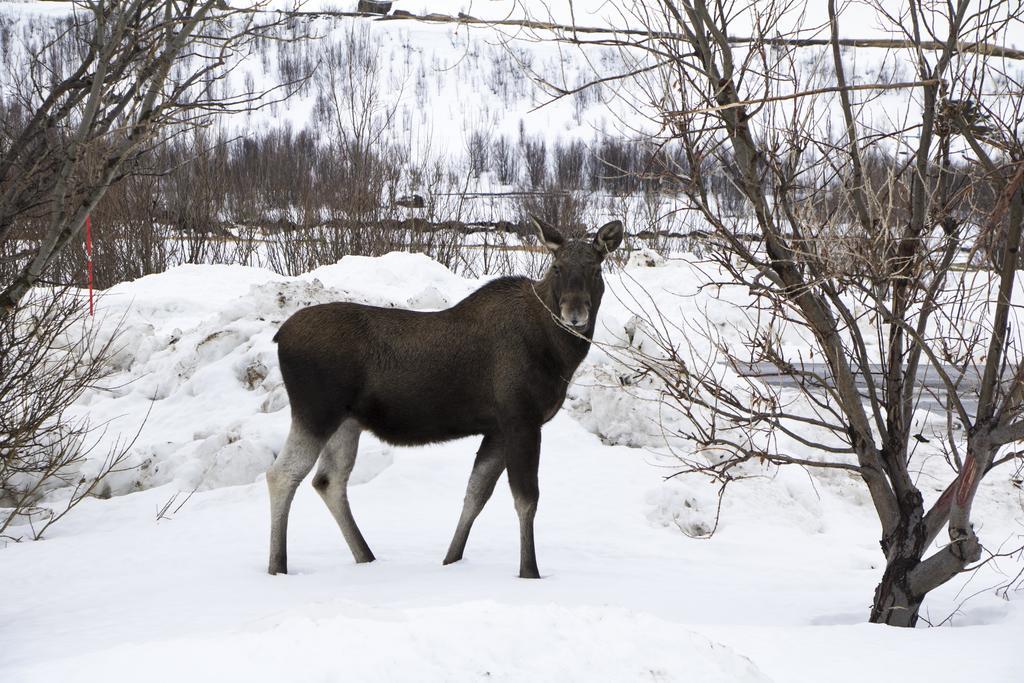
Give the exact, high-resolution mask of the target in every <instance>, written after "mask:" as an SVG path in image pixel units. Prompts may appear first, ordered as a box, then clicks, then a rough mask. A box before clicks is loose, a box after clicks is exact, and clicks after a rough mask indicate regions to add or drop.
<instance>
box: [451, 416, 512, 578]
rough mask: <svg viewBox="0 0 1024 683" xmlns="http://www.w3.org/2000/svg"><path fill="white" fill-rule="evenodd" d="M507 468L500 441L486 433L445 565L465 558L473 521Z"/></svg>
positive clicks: (470, 477) (474, 465) (478, 452)
mask: <svg viewBox="0 0 1024 683" xmlns="http://www.w3.org/2000/svg"><path fill="white" fill-rule="evenodd" d="M504 469H505V458H504V455H503V454H502V452H501V447H500V445H499V443H498V440H497V439H495V438H494V437H491V436H485V437H484V440H483V441H482V442H481V444H480V450H479V451H477V454H476V461H475V462H474V463H473V473H472V474H470V475H469V485H468V486H467V487H466V499H465V501H464V502H463V505H462V515H461V516H460V517H459V525H458V527H456V529H455V535H454V536H453V537H452V542H451V545H449V546H448V554H447V555H445V558H444V563H445V564H451V563H452V562H458V561H459V560H461V559H462V554H463V553H464V552H465V551H466V542H467V541H468V540H469V531H470V529H472V528H473V522H474V521H476V518H477V516H478V515H479V514H480V511H481V510H483V509H484V505H486V504H487V501H488V500H489V499H490V497H491V494H492V493H493V492H494V485H495V483H497V481H498V477H500V476H501V473H502V471H503V470H504Z"/></svg>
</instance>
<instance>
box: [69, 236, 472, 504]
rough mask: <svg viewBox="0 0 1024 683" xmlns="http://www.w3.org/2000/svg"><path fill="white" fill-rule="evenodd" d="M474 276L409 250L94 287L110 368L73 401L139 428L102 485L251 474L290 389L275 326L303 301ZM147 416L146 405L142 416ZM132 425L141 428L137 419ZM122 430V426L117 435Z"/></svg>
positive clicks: (447, 295)
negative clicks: (98, 385) (305, 269)
mask: <svg viewBox="0 0 1024 683" xmlns="http://www.w3.org/2000/svg"><path fill="white" fill-rule="evenodd" d="M475 286H476V284H475V283H472V282H467V281H465V280H463V279H462V278H459V277H457V276H455V275H453V274H452V273H451V272H450V271H448V270H447V269H446V268H444V267H443V266H441V265H440V264H438V263H436V262H435V261H433V260H431V259H429V258H427V257H425V256H421V255H416V254H399V253H396V254H388V255H386V256H383V257H380V258H376V259H369V258H362V257H346V258H344V259H342V261H341V262H339V263H337V264H335V265H332V266H327V267H323V268H319V269H317V270H315V271H313V272H311V273H307V274H305V275H303V276H300V277H297V278H284V277H282V276H279V275H277V274H275V273H272V272H270V271H265V270H260V269H257V268H247V267H241V266H182V267H179V268H175V269H172V270H170V271H168V272H166V273H162V274H159V275H150V276H147V277H144V278H141V279H139V280H137V281H135V282H129V283H122V284H120V285H117V286H116V287H113V288H111V289H110V290H109V291H108V292H106V293H105V294H104V296H103V297H102V300H101V305H100V319H101V323H100V324H101V327H102V330H103V333H104V334H107V335H114V334H116V335H117V337H116V341H115V345H114V346H115V349H116V352H115V353H114V354H113V356H112V357H111V359H110V366H111V367H110V369H111V370H112V372H113V374H112V376H111V378H110V379H109V380H108V381H107V382H106V386H105V388H104V389H102V390H98V391H92V392H89V393H88V394H87V395H85V396H83V398H82V399H81V401H79V403H78V404H77V405H76V406H75V408H74V412H76V414H79V415H82V416H88V418H89V419H90V420H91V421H92V422H93V423H94V424H103V425H106V426H107V433H108V434H109V435H110V436H109V438H106V437H105V438H104V439H101V446H103V447H101V448H98V449H97V459H96V460H94V461H93V462H91V463H90V464H89V466H87V467H86V471H85V472H84V473H85V474H89V473H90V471H89V470H95V469H98V468H99V465H100V459H99V458H100V456H101V455H102V454H104V453H105V452H106V450H105V447H107V446H112V445H113V444H114V443H115V439H116V437H115V436H114V435H116V434H131V433H134V432H135V431H138V436H137V438H136V439H135V441H134V444H133V445H132V448H131V456H130V459H129V461H128V462H127V463H126V465H127V467H126V468H125V470H124V471H121V472H118V473H115V474H113V475H112V476H111V477H110V478H109V479H108V480H107V487H106V489H105V492H106V493H109V494H112V495H119V494H124V493H129V492H131V491H136V490H141V489H146V488H151V487H154V486H160V485H164V484H172V485H173V486H175V487H177V488H179V489H181V490H192V489H199V490H205V489H210V488H217V487H221V486H232V485H237V484H247V483H251V482H252V481H254V480H255V479H257V478H258V477H259V476H261V475H262V474H263V473H264V472H265V471H266V469H267V468H268V467H269V466H270V464H271V463H272V462H273V460H274V457H275V456H276V454H277V453H278V452H279V451H280V449H281V447H282V446H283V443H284V438H285V436H286V434H287V430H288V424H289V414H288V411H287V410H286V408H287V407H288V396H287V392H286V391H285V388H284V385H283V382H282V379H281V373H280V370H279V368H278V364H277V350H276V346H275V344H274V342H273V336H274V334H275V333H276V332H277V329H278V328H279V326H280V324H281V323H282V322H283V321H284V320H286V319H287V318H288V317H289V316H290V315H291V314H293V313H294V312H296V311H298V310H299V309H301V308H305V307H307V306H312V305H316V304H322V303H328V302H334V301H352V302H357V303H363V304H370V305H375V306H385V307H402V308H417V309H424V310H430V309H437V308H445V307H447V306H450V305H451V304H453V303H455V302H456V301H458V300H459V299H460V298H462V296H464V295H465V294H466V293H467V292H469V291H471V290H472V289H473V288H474V287H475ZM144 416H145V417H144ZM140 426H141V429H140ZM122 438H123V437H122ZM391 461H392V455H391V452H390V448H389V447H387V446H386V445H384V444H382V443H380V442H378V441H376V440H375V439H373V438H372V437H367V438H366V439H365V440H364V445H363V448H362V449H361V450H360V458H359V461H358V462H357V466H356V470H355V471H354V473H353V476H352V483H353V484H359V483H363V482H366V481H369V480H370V479H372V478H373V477H374V476H376V474H378V473H380V472H381V471H383V470H384V469H385V468H387V466H388V465H390V464H391Z"/></svg>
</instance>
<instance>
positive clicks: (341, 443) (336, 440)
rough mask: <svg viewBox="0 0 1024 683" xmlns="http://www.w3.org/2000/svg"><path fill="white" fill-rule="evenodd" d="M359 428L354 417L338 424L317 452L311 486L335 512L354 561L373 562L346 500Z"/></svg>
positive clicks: (371, 553)
mask: <svg viewBox="0 0 1024 683" xmlns="http://www.w3.org/2000/svg"><path fill="white" fill-rule="evenodd" d="M361 432H362V427H360V426H359V423H358V422H356V421H355V420H346V421H345V422H343V423H342V425H341V426H340V427H338V430H337V431H336V432H335V433H334V435H333V436H332V437H331V438H330V439H329V440H328V441H327V445H326V446H325V447H324V451H323V454H322V455H321V456H320V466H319V467H318V468H317V471H316V476H314V477H313V488H315V489H316V490H317V493H319V494H320V497H321V498H323V500H324V503H326V504H327V508H328V509H329V510H330V511H331V514H332V515H334V519H335V521H337V522H338V526H339V527H340V528H341V533H342V535H343V536H344V537H345V542H346V543H348V548H349V550H351V551H352V557H354V558H355V560H356V562H373V560H374V557H373V552H371V551H370V546H368V545H367V544H366V540H365V539H364V538H363V534H362V533H361V532H360V531H359V527H358V526H356V520H355V518H354V517H353V516H352V508H351V507H350V506H349V503H348V479H349V475H351V474H352V468H353V467H354V466H355V464H356V454H357V452H358V450H359V434H360V433H361Z"/></svg>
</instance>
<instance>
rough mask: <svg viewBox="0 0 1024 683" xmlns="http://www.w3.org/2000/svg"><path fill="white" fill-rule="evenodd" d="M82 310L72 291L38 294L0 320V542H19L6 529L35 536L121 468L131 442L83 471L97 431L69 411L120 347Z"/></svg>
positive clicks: (80, 300)
mask: <svg viewBox="0 0 1024 683" xmlns="http://www.w3.org/2000/svg"><path fill="white" fill-rule="evenodd" d="M87 313H88V306H87V303H86V301H85V300H84V299H83V297H82V295H81V293H80V292H78V291H76V290H67V289H55V290H51V289H36V290H33V292H32V293H30V294H29V295H28V296H27V297H25V298H24V299H23V300H22V303H21V305H20V306H19V309H18V312H17V314H16V315H13V316H8V317H5V318H0V537H4V538H8V539H12V540H19V539H20V538H21V537H22V536H21V535H19V536H13V535H12V534H11V530H12V529H13V528H14V527H20V526H22V525H24V524H28V525H29V526H30V529H31V531H30V532H29V535H30V536H31V537H32V538H39V537H40V536H42V534H43V533H44V532H45V531H46V530H47V529H48V528H49V527H50V526H51V525H52V524H54V523H55V522H57V521H58V520H59V519H61V518H62V517H63V516H64V515H65V514H66V513H67V512H68V511H69V510H71V509H72V508H73V507H75V506H76V505H78V503H80V502H81V501H82V500H84V499H85V498H86V497H88V496H90V495H99V494H102V492H103V480H104V478H105V477H106V476H107V475H109V474H110V473H112V472H115V471H118V470H119V469H120V468H121V467H122V466H123V465H124V461H125V459H126V457H127V453H128V447H129V446H130V443H125V442H121V443H119V444H117V445H116V446H115V447H113V448H112V449H111V450H110V451H109V452H108V453H107V454H106V456H105V458H103V460H102V462H100V463H99V464H98V466H95V467H93V468H91V469H90V470H89V471H88V472H85V471H83V470H82V465H83V464H84V463H85V461H86V459H87V457H88V456H90V455H91V452H92V451H93V450H94V449H95V442H96V437H97V435H98V428H97V426H96V425H91V424H90V423H89V421H88V420H87V419H85V418H70V417H69V416H68V414H67V411H68V408H69V406H71V404H73V403H74V402H75V401H76V400H78V398H79V397H81V396H82V394H84V393H85V392H86V391H89V390H91V389H95V388H97V387H98V386H99V385H100V382H101V380H102V379H103V378H104V377H105V376H106V374H107V369H108V365H107V360H108V358H109V356H110V354H111V352H112V351H113V350H115V345H116V343H117V334H116V332H115V334H113V335H109V334H108V335H105V336H104V337H102V338H101V337H100V336H98V334H97V332H96V328H94V327H93V326H92V325H91V324H90V323H91V321H89V320H87V318H86V316H87ZM55 492H58V493H57V494H56V495H54V494H55ZM48 494H51V495H54V500H53V501H52V502H49V503H48V502H46V496H47V495H48Z"/></svg>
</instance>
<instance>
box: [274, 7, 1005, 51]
mask: <svg viewBox="0 0 1024 683" xmlns="http://www.w3.org/2000/svg"><path fill="white" fill-rule="evenodd" d="M286 14H288V15H289V16H297V17H310V18H314V19H315V18H317V17H340V18H355V19H372V20H374V21H421V22H425V23H429V24H459V25H464V26H482V27H492V28H503V27H510V28H525V29H531V30H534V31H550V32H554V33H567V34H573V35H575V34H580V33H583V34H604V35H612V36H635V37H638V38H644V39H646V40H650V39H655V40H681V41H684V42H689V39H688V38H687V36H686V35H685V34H682V33H675V32H672V31H649V30H641V29H620V28H612V27H610V26H574V25H572V24H559V23H555V22H548V21H536V20H532V19H478V18H477V17H473V16H470V15H468V14H463V13H461V12H460V13H459V14H458V15H457V16H454V17H453V16H451V15H448V14H413V13H411V12H405V11H402V10H396V11H395V12H392V13H391V14H387V15H380V14H369V13H366V12H342V11H335V10H325V11H309V10H303V11H295V12H286ZM562 40H565V39H562ZM728 41H729V43H731V44H733V45H769V46H784V47H820V46H825V45H829V44H831V42H832V41H831V40H830V39H828V38H781V37H776V38H768V37H756V38H751V37H744V36H729V38H728ZM569 42H574V41H573V39H569ZM619 42H624V41H619ZM838 43H839V45H841V46H843V47H867V48H880V49H887V50H918V49H920V50H944V49H946V44H945V43H942V42H939V41H934V40H927V41H921V42H916V41H912V40H892V39H888V38H840V39H839V40H838ZM956 49H957V51H958V52H967V53H971V54H979V55H986V56H989V57H1001V58H1004V59H1019V60H1024V50H1016V49H1013V48H1009V47H1005V46H1002V45H993V44H992V43H985V42H967V41H962V42H959V43H957V45H956Z"/></svg>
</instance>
